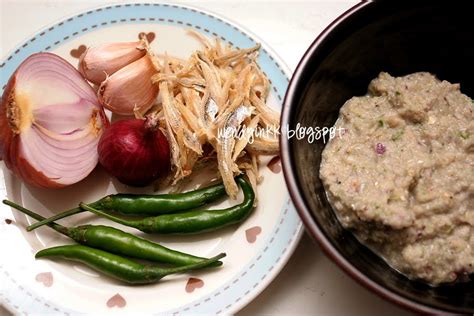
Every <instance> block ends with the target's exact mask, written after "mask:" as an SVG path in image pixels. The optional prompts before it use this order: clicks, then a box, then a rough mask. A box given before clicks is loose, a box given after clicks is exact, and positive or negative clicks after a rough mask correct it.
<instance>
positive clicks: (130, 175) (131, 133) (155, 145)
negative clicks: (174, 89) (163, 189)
mask: <svg viewBox="0 0 474 316" xmlns="http://www.w3.org/2000/svg"><path fill="white" fill-rule="evenodd" d="M98 151H99V161H100V163H101V164H102V166H103V167H104V168H105V170H106V171H107V172H108V173H109V174H111V175H113V176H114V177H116V178H117V179H118V180H119V181H120V182H122V183H125V184H128V185H133V186H145V185H147V184H150V183H151V182H152V181H153V180H155V179H157V178H158V177H159V176H161V175H164V174H165V173H166V172H168V171H169V169H170V148H169V145H168V140H167V139H166V137H165V135H164V134H163V133H162V132H161V131H160V130H159V129H158V127H157V124H156V122H155V121H154V120H153V119H151V118H147V120H140V119H127V120H122V121H117V122H114V123H113V124H112V125H110V127H109V128H108V129H107V130H106V131H105V133H104V134H103V135H102V137H101V138H100V141H99V146H98Z"/></svg>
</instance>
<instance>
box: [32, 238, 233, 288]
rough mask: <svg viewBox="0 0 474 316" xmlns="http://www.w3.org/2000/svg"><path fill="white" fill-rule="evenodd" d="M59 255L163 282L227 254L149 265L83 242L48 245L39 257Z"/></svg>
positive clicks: (111, 272) (136, 279)
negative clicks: (176, 264) (173, 264)
mask: <svg viewBox="0 0 474 316" xmlns="http://www.w3.org/2000/svg"><path fill="white" fill-rule="evenodd" d="M49 257H59V258H62V259H68V260H72V261H77V262H81V263H84V264H86V265H88V266H89V267H91V268H93V269H95V270H97V271H100V272H102V273H104V274H106V275H108V276H110V277H112V278H115V279H118V280H121V281H123V282H127V283H131V284H148V283H154V282H157V281H159V280H160V279H161V278H163V277H165V276H167V275H170V274H175V273H183V272H187V271H190V270H196V269H201V268H205V267H208V266H209V265H210V264H212V263H214V262H217V261H218V260H219V259H221V258H223V257H225V254H224V253H221V254H220V255H217V256H215V257H212V258H210V259H206V260H203V261H200V262H198V263H194V264H190V265H185V266H182V267H174V268H162V267H158V266H145V265H143V264H140V263H137V262H135V261H132V260H129V259H126V258H123V257H120V256H117V255H114V254H111V253H108V252H106V251H103V250H100V249H94V248H91V247H87V246H83V245H68V246H59V247H52V248H47V249H43V250H41V251H39V252H38V253H37V254H36V256H35V258H49Z"/></svg>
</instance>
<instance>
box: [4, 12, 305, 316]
mask: <svg viewBox="0 0 474 316" xmlns="http://www.w3.org/2000/svg"><path fill="white" fill-rule="evenodd" d="M189 28H193V29H195V30H197V31H198V32H201V33H202V34H204V35H205V36H208V37H210V38H212V37H214V36H217V37H220V38H221V39H222V40H223V41H225V42H229V43H231V44H232V45H234V46H237V47H241V48H244V47H251V46H253V45H255V43H257V42H260V43H261V41H260V40H259V39H258V38H256V37H255V36H254V35H252V34H250V33H249V32H248V31H245V30H243V29H242V28H241V27H239V26H237V25H235V24H234V23H231V22H228V21H226V20H225V19H223V18H220V17H217V16H215V15H213V14H210V13H206V12H201V11H198V10H195V9H193V8H189V7H182V6H175V5H167V4H124V5H114V6H108V7H101V8H97V9H94V10H91V11H87V12H84V13H81V14H79V15H76V16H73V17H70V18H68V19H65V20H63V21H61V22H59V23H56V24H54V25H51V26H50V27H47V28H45V29H43V30H41V31H40V32H38V33H37V34H36V35H34V37H32V38H30V39H28V40H26V41H25V42H24V43H22V44H21V45H20V46H19V47H18V48H17V49H16V50H14V51H13V52H12V54H11V55H9V56H8V57H7V58H6V59H5V60H3V61H1V62H0V71H1V82H0V87H2V92H3V89H4V88H5V85H6V83H7V81H8V78H9V76H10V75H11V74H12V73H13V71H14V70H15V69H16V67H17V66H18V65H19V63H21V61H22V60H24V59H25V58H26V57H27V56H29V55H30V54H32V53H34V52H37V51H51V52H54V53H56V54H58V55H60V56H62V57H64V58H66V59H67V60H68V61H69V62H71V63H72V64H73V65H76V64H77V62H78V56H79V55H80V54H81V53H82V51H83V50H84V49H85V48H86V47H87V46H92V45H95V44H99V43H104V42H120V41H132V40H135V39H137V38H138V34H139V33H141V32H145V33H146V34H147V36H148V39H149V40H150V41H151V45H152V48H153V50H154V51H156V52H168V54H170V55H173V56H178V57H183V58H186V57H188V56H189V54H190V53H191V52H192V51H194V50H195V49H198V48H200V44H199V43H198V41H196V40H195V39H194V38H192V37H190V36H189V35H187V33H186V32H187V30H188V29H189ZM262 44H263V46H262V49H261V51H260V57H259V60H258V62H259V64H260V66H261V67H262V69H263V70H264V71H265V73H266V74H267V76H268V77H269V79H270V80H271V82H272V93H271V97H270V98H269V103H270V105H271V106H273V107H275V108H280V107H281V101H282V98H283V96H284V93H285V91H286V87H287V84H288V77H289V71H288V69H287V68H286V66H285V65H284V64H283V63H282V62H281V61H280V59H279V58H278V57H277V56H276V55H275V53H273V52H272V51H271V50H270V48H269V47H268V46H266V45H265V44H264V43H262ZM269 160H270V158H269V159H267V160H263V161H262V167H261V170H262V174H263V176H264V181H263V183H262V184H261V185H260V187H259V191H258V194H259V206H258V208H257V209H256V210H255V211H254V212H253V213H252V215H251V216H250V217H249V218H248V219H247V220H246V221H245V222H244V223H242V224H241V225H238V226H233V227H230V228H227V229H224V230H220V231H217V232H213V233H207V234H202V235H197V236H189V237H188V236H185V237H181V236H180V237H169V236H166V237H164V236H153V237H150V236H147V238H152V239H154V240H155V241H158V242H160V243H162V244H163V245H165V246H169V247H172V248H175V249H178V250H181V251H185V252H189V253H192V254H196V255H200V256H212V255H215V254H217V253H220V252H226V253H227V257H226V258H224V266H223V267H222V268H221V269H216V270H212V271H211V270H207V271H205V272H196V273H192V274H185V275H176V276H172V277H169V278H167V279H166V280H165V279H164V280H162V282H159V283H158V284H155V285H148V286H127V285H124V284H121V283H118V282H115V281H113V280H111V279H109V278H106V277H103V276H101V275H99V274H97V273H95V272H94V271H92V270H90V269H88V268H87V267H85V266H83V265H80V264H71V263H69V262H59V261H57V262H56V261H49V260H35V259H34V253H36V252H37V251H38V250H40V249H43V248H45V247H50V246H55V245H60V244H65V243H71V241H70V240H68V239H67V238H65V237H63V236H60V235H59V234H57V233H55V232H54V231H52V230H50V229H49V228H47V227H43V228H41V229H38V230H36V231H35V232H32V233H26V232H25V230H24V227H25V226H26V225H28V224H29V223H30V222H31V220H30V219H29V218H27V217H26V216H23V215H21V214H20V213H18V212H16V211H12V210H11V209H10V208H8V207H6V206H5V205H2V206H1V209H0V238H1V245H2V247H1V249H2V255H1V256H0V302H2V303H4V305H5V306H6V307H7V308H9V309H10V310H11V311H12V312H15V313H25V314H30V313H33V314H43V313H56V314H65V315H68V314H77V313H94V314H101V315H102V314H105V313H112V312H113V313H116V312H120V313H127V314H129V313H147V314H150V313H157V314H160V313H166V314H188V313H189V314H228V313H233V312H236V311H238V310H239V309H240V308H242V307H243V306H245V305H246V304H247V303H248V302H250V301H251V300H252V299H253V298H254V297H255V296H257V295H258V294H259V293H260V292H261V291H262V290H263V289H264V288H265V287H266V286H267V285H268V284H269V283H270V282H271V280H272V279H273V278H274V277H275V276H276V275H277V274H278V272H279V271H280V270H281V268H282V267H283V266H284V264H285V263H286V261H287V260H288V258H289V257H290V255H291V254H292V252H293V250H294V248H295V246H296V244H297V242H298V240H299V237H300V236H301V231H302V226H301V222H300V220H299V218H298V216H297V214H296V212H295V210H294V208H293V205H292V204H291V202H290V200H289V195H288V192H287V189H286V186H285V183H284V179H283V175H282V173H281V167H280V165H279V161H278V160H277V159H273V160H272V164H270V165H267V164H268V161H269ZM269 166H271V168H270V167H269ZM2 178H4V181H0V182H1V185H0V194H1V195H2V196H3V197H8V198H9V199H11V200H14V201H16V202H18V203H21V204H23V205H24V206H25V207H27V208H30V209H32V210H34V211H36V212H39V213H41V214H42V215H44V216H49V215H51V214H54V213H57V212H59V211H61V210H64V209H68V208H71V207H75V206H76V205H77V204H78V203H79V202H80V201H92V200H96V199H98V198H100V197H102V196H104V195H106V194H109V193H115V192H144V191H143V190H136V189H133V188H127V187H126V186H124V185H121V184H120V183H118V182H117V181H115V180H112V179H110V178H109V177H108V176H107V175H106V174H105V173H104V172H103V171H102V169H100V168H97V169H96V170H95V171H94V172H93V173H92V174H91V175H90V176H89V177H88V178H87V179H85V180H84V181H82V182H80V183H78V184H76V185H73V186H70V187H68V188H65V189H61V190H45V189H38V188H34V187H31V186H29V185H26V184H24V183H23V182H21V181H20V180H19V179H18V178H16V177H15V176H14V175H12V174H11V173H10V171H8V170H7V169H6V168H5V167H4V168H3V176H2ZM3 183H5V186H3ZM145 191H146V192H150V190H148V191H147V190H145ZM226 205H228V202H223V203H222V204H221V205H217V206H216V207H225V206H226ZM86 222H93V223H107V224H108V225H110V222H105V221H103V220H101V219H97V218H96V217H94V216H91V215H87V214H81V215H79V216H75V217H73V218H70V219H66V220H63V223H64V224H65V225H79V224H84V223H86ZM121 229H124V228H123V227H121ZM129 231H132V230H129ZM134 233H136V231H135V232H134Z"/></svg>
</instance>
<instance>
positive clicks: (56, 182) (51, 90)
mask: <svg viewBox="0 0 474 316" xmlns="http://www.w3.org/2000/svg"><path fill="white" fill-rule="evenodd" d="M107 125H108V120H107V118H106V116H105V114H104V111H103V109H102V107H101V106H100V105H99V102H98V100H97V97H96V94H95V92H94V90H93V89H92V87H91V86H90V85H89V84H88V83H87V82H86V81H85V80H84V79H83V78H82V76H81V74H80V73H79V72H78V71H77V70H76V69H75V68H74V67H73V66H71V65H70V64H69V63H68V62H67V61H65V60H64V59H62V58H61V57H59V56H56V55H54V54H51V53H37V54H33V55H31V56H30V57H28V58H27V59H26V60H24V61H23V62H22V63H21V65H20V66H19V67H18V68H17V70H16V71H15V73H14V74H13V75H12V76H11V78H10V80H9V82H8V84H7V87H6V89H5V92H4V93H3V97H2V103H1V106H0V155H1V157H2V159H3V160H5V164H6V165H7V167H8V168H9V169H10V170H12V171H13V173H15V174H16V175H18V176H19V177H21V178H22V179H23V180H24V181H26V182H28V183H31V184H33V185H36V186H40V187H47V188H59V187H64V186H67V185H70V184H73V183H76V182H78V181H80V180H82V179H84V178H85V177H86V176H87V175H88V174H89V173H90V172H91V171H92V170H93V169H94V167H95V166H96V165H97V161H98V155H97V149H96V147H97V143H98V141H99V137H100V136H101V134H102V130H103V128H104V126H107Z"/></svg>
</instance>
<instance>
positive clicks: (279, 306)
mask: <svg viewBox="0 0 474 316" xmlns="http://www.w3.org/2000/svg"><path fill="white" fill-rule="evenodd" d="M66 2H67V4H66ZM128 2H133V1H128ZM142 2H143V1H142ZM173 2H174V3H177V4H187V5H192V6H194V7H197V8H203V9H205V10H207V11H211V12H214V13H217V14H219V15H222V16H224V17H227V18H229V19H231V20H233V21H235V22H237V23H239V24H241V25H242V26H244V27H246V28H247V29H249V30H251V31H252V32H253V33H255V34H256V35H257V36H259V37H260V38H261V39H262V40H263V41H265V42H266V43H268V44H269V45H270V46H271V47H272V48H273V49H274V50H275V51H276V52H277V53H278V54H279V55H280V57H281V58H282V59H283V60H284V61H285V62H286V64H287V65H288V66H289V68H290V69H291V70H294V69H295V68H296V66H297V65H298V61H299V60H300V58H301V56H302V55H303V54H304V52H305V51H306V49H307V48H308V46H309V45H310V44H311V42H312V41H313V40H314V38H315V37H316V36H317V35H318V34H319V33H320V32H321V31H322V30H323V29H324V28H325V27H326V26H327V25H328V24H329V23H330V22H331V21H333V20H334V19H335V18H336V17H337V16H339V15H340V14H341V13H343V12H344V11H345V10H347V9H348V8H350V7H351V6H352V5H353V4H354V3H356V2H355V1H353V0H351V1H347V0H346V1H334V0H326V1H321V0H312V1H309V0H307V1H289V0H288V1H261V0H259V1H252V2H250V1H248V2H247V1H235V0H221V1H202V0H201V1H173ZM110 3H117V1H109V0H81V1H77V0H69V1H61V0H28V1H27V0H0V14H1V21H0V55H1V56H2V59H3V58H4V57H5V56H6V55H7V54H8V53H9V52H10V51H11V50H12V49H13V48H14V47H15V46H16V45H18V44H19V43H20V42H21V41H22V40H24V39H25V38H27V37H28V36H30V35H31V34H33V33H35V32H36V31H37V30H38V29H40V28H42V27H44V26H45V25H47V24H50V23H52V22H54V21H57V20H59V19H61V18H62V17H64V16H67V15H71V14H74V13H77V12H79V11H84V10H87V9H89V8H91V7H95V6H99V5H103V4H110ZM26 8H27V9H26ZM25 21H28V23H24V22H25ZM349 311H350V314H351V315H354V316H356V315H379V314H382V313H383V314H384V316H390V315H408V312H406V311H404V310H401V309H400V308H398V307H396V306H394V305H392V304H390V303H388V302H385V301H384V300H382V299H381V298H379V297H378V296H376V295H374V294H372V293H371V292H369V291H368V290H366V289H365V288H363V287H361V286H360V285H359V284H357V283H356V282H355V281H353V280H352V279H351V278H350V277H348V276H347V275H346V274H344V273H343V272H342V271H341V270H340V269H339V268H338V267H337V266H336V265H335V264H334V263H332V262H331V261H329V260H328V259H327V258H326V257H325V256H324V254H323V253H322V252H321V250H320V249H319V248H318V246H317V245H316V244H315V243H314V242H313V241H312V240H311V239H310V237H308V235H306V234H305V235H303V238H302V239H301V242H300V244H299V246H298V247H297V249H296V251H295V253H294V254H293V256H292V257H291V259H290V260H289V262H288V263H287V265H286V266H285V267H284V268H283V270H282V271H281V272H280V274H279V275H278V276H277V278H276V279H275V280H274V281H273V282H272V283H271V284H270V285H269V286H268V287H267V289H265V290H264V291H263V292H262V293H261V294H260V295H259V296H258V297H257V298H256V299H255V300H254V301H253V302H251V303H250V304H249V305H247V306H246V307H245V308H244V309H242V310H241V311H240V312H239V313H238V314H239V315H242V316H243V315H346V314H347V313H348V312H349ZM4 314H5V315H8V312H7V311H5V310H4V309H3V308H2V307H1V306H0V315H4Z"/></svg>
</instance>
